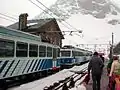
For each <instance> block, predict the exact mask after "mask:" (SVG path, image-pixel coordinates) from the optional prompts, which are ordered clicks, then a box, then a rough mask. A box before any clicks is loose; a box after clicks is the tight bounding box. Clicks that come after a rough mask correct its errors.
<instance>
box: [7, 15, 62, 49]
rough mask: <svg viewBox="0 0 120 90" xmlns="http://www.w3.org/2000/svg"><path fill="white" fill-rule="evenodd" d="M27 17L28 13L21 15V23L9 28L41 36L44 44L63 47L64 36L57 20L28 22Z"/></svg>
mask: <svg viewBox="0 0 120 90" xmlns="http://www.w3.org/2000/svg"><path fill="white" fill-rule="evenodd" d="M27 17H28V14H27V13H24V14H21V15H20V16H19V22H17V23H15V24H12V25H10V26H8V27H9V28H13V29H17V30H22V31H24V32H28V33H31V34H35V35H38V36H41V39H42V41H43V42H48V43H51V44H55V45H59V46H60V47H62V39H64V36H63V35H62V32H61V30H60V28H59V26H58V23H57V21H56V19H55V18H47V19H37V20H27Z"/></svg>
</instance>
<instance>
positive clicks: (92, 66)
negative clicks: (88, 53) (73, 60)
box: [88, 52, 104, 90]
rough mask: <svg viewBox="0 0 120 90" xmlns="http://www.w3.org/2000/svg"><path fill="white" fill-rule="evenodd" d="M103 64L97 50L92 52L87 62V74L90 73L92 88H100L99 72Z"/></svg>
mask: <svg viewBox="0 0 120 90" xmlns="http://www.w3.org/2000/svg"><path fill="white" fill-rule="evenodd" d="M103 66H104V64H103V62H102V59H101V58H100V57H99V55H98V52H94V54H93V57H92V58H91V60H90V61H89V64H88V74H90V70H91V73H92V80H93V90H100V80H101V73H102V68H103Z"/></svg>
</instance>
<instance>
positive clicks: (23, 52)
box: [16, 42, 28, 57]
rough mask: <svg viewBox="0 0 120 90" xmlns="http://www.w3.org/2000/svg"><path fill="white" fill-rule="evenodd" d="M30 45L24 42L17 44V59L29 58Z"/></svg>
mask: <svg viewBox="0 0 120 90" xmlns="http://www.w3.org/2000/svg"><path fill="white" fill-rule="evenodd" d="M27 51H28V44H27V43H24V42H17V43H16V57H27Z"/></svg>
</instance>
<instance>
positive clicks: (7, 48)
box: [0, 39, 14, 57]
mask: <svg viewBox="0 0 120 90" xmlns="http://www.w3.org/2000/svg"><path fill="white" fill-rule="evenodd" d="M13 56H14V41H11V40H2V39H0V57H13Z"/></svg>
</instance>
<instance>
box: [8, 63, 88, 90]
mask: <svg viewBox="0 0 120 90" xmlns="http://www.w3.org/2000/svg"><path fill="white" fill-rule="evenodd" d="M87 65H88V63H87V64H84V65H81V66H74V67H73V68H71V69H64V70H62V71H59V72H58V73H56V74H53V75H51V76H48V77H46V78H42V79H39V80H36V81H33V82H30V83H27V84H23V85H20V86H19V87H16V88H11V89H9V90H43V89H44V88H45V87H47V86H50V85H53V83H55V82H59V81H60V80H64V79H65V78H66V77H70V76H71V75H73V74H74V73H75V72H79V71H81V70H83V69H84V68H85V67H87ZM76 75H77V74H76ZM80 76H81V75H78V77H76V78H75V79H77V78H79V77H80ZM73 77H74V76H73ZM84 77H85V76H84ZM84 77H83V78H81V79H80V80H79V81H77V82H76V83H75V87H74V88H71V89H70V90H86V88H85V86H84V85H83V84H81V85H80V83H81V82H82V80H83V79H84Z"/></svg>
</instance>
